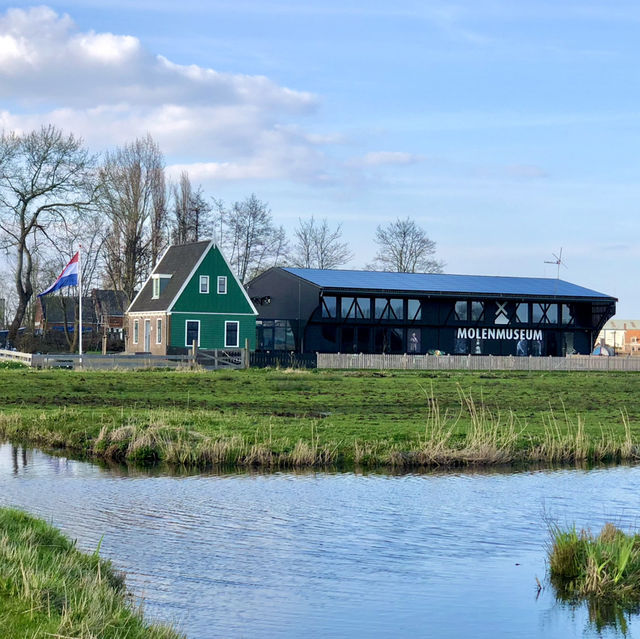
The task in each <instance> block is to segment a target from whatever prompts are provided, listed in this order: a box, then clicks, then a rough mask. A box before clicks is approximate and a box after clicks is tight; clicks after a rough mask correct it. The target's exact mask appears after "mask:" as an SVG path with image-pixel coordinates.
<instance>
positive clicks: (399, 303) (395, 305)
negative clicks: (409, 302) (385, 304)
mask: <svg viewBox="0 0 640 639" xmlns="http://www.w3.org/2000/svg"><path fill="white" fill-rule="evenodd" d="M389 308H390V309H391V312H392V313H393V316H392V317H393V318H395V319H404V300H398V299H391V300H389ZM390 319H391V318H390Z"/></svg>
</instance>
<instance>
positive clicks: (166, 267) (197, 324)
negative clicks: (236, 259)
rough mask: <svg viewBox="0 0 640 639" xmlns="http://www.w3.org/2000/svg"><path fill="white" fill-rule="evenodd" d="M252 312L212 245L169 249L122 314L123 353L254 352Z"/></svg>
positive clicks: (231, 273) (217, 250) (221, 255)
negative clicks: (244, 349)
mask: <svg viewBox="0 0 640 639" xmlns="http://www.w3.org/2000/svg"><path fill="white" fill-rule="evenodd" d="M257 314H258V313H257V311H256V309H255V307H254V306H253V304H252V302H251V300H250V299H249V297H248V295H247V293H246V292H245V290H244V288H243V286H242V284H241V283H240V281H239V280H238V278H237V277H236V276H235V274H234V273H233V271H232V270H231V267H230V266H229V263H228V262H227V260H226V259H225V257H224V255H223V254H222V252H221V251H220V249H219V248H218V247H217V246H216V244H215V243H214V242H213V241H203V242H193V243H191V244H180V245H174V246H170V247H169V248H168V249H167V251H166V252H165V254H164V255H163V257H162V259H161V260H160V261H159V262H158V264H157V265H156V267H155V268H154V269H153V272H152V273H151V275H150V276H149V278H148V279H147V281H146V282H145V284H144V285H143V287H142V289H141V290H140V292H139V293H138V295H137V296H136V297H135V298H134V300H133V302H131V305H130V306H129V308H128V309H127V313H126V318H125V326H126V331H127V344H126V350H127V352H129V353H135V352H150V353H153V354H156V355H166V354H174V353H183V352H186V350H187V349H188V348H190V347H191V345H192V344H193V343H194V342H195V343H196V345H197V346H198V347H199V348H201V349H222V348H238V347H243V346H244V344H245V340H247V339H248V340H249V346H250V348H252V349H253V348H254V345H255V336H256V315H257Z"/></svg>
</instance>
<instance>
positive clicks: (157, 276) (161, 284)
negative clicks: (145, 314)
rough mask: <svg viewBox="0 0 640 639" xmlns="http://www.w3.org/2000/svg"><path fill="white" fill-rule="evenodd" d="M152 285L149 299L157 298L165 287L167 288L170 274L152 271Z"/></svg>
mask: <svg viewBox="0 0 640 639" xmlns="http://www.w3.org/2000/svg"><path fill="white" fill-rule="evenodd" d="M151 277H152V281H151V283H152V285H153V291H152V294H151V299H154V300H157V299H158V298H159V297H160V295H162V292H163V291H164V289H165V288H167V284H168V283H169V280H170V279H171V275H166V274H163V273H154V274H153V275H152V276H151Z"/></svg>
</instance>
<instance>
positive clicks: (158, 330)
mask: <svg viewBox="0 0 640 639" xmlns="http://www.w3.org/2000/svg"><path fill="white" fill-rule="evenodd" d="M156 344H162V320H161V319H160V318H158V319H157V320H156Z"/></svg>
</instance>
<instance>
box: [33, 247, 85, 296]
mask: <svg viewBox="0 0 640 639" xmlns="http://www.w3.org/2000/svg"><path fill="white" fill-rule="evenodd" d="M79 257H80V252H79V251H78V253H76V254H75V255H74V256H73V257H72V258H71V261H70V262H69V263H68V264H67V265H66V266H65V267H64V269H63V271H62V273H60V276H59V277H58V279H57V280H56V281H55V282H54V283H53V284H52V285H51V286H50V287H49V288H48V289H47V290H46V291H44V292H42V293H38V297H42V296H43V295H49V293H53V292H54V291H57V290H58V289H60V288H64V287H65V286H78V260H79Z"/></svg>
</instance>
